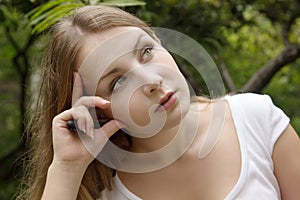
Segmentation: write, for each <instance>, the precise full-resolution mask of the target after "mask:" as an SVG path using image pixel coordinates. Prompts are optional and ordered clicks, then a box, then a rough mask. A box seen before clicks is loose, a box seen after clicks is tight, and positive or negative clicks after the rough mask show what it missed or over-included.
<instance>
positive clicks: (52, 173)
mask: <svg viewBox="0 0 300 200" xmlns="http://www.w3.org/2000/svg"><path fill="white" fill-rule="evenodd" d="M75 77H76V78H75V83H74V85H75V86H76V87H74V88H75V90H73V100H74V103H73V106H72V108H71V109H69V110H66V111H64V112H62V113H60V114H58V115H57V116H55V117H54V119H53V121H52V140H53V153H54V155H53V161H52V163H51V165H50V167H49V168H48V173H47V179H46V184H45V188H44V191H43V195H42V199H43V200H48V199H49V200H53V199H54V200H60V199H61V200H75V199H76V198H77V195H78V191H79V187H80V184H81V180H82V178H83V175H84V173H85V171H86V169H87V167H88V165H89V164H90V163H91V162H92V161H93V160H94V159H95V158H96V156H97V155H98V153H99V152H100V151H101V150H102V148H103V147H104V145H105V144H106V142H107V141H108V138H109V137H110V136H111V135H113V134H114V133H115V132H116V131H117V130H118V129H119V127H120V123H117V121H115V120H111V121H109V122H108V123H106V124H105V125H104V126H103V127H101V128H100V129H94V122H93V119H92V117H91V115H90V113H89V110H88V108H90V107H98V108H102V109H104V108H107V107H108V106H109V104H108V102H107V101H104V100H103V99H101V98H100V97H94V96H85V97H82V85H81V79H80V76H79V75H76V76H75ZM70 119H75V120H77V123H78V128H79V129H80V130H82V131H83V132H84V133H83V134H82V133H80V135H78V134H77V133H73V132H70V131H69V129H68V128H67V125H66V123H67V121H68V120H70Z"/></svg>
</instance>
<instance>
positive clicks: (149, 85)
mask: <svg viewBox="0 0 300 200" xmlns="http://www.w3.org/2000/svg"><path fill="white" fill-rule="evenodd" d="M161 86H162V78H161V77H160V76H158V75H156V76H155V75H152V76H150V77H149V75H148V77H147V82H146V84H145V85H143V86H142V89H143V92H144V93H145V94H146V95H148V96H150V95H152V94H153V93H155V92H156V91H157V90H159V89H160V88H161Z"/></svg>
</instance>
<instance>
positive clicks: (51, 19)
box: [31, 3, 83, 33]
mask: <svg viewBox="0 0 300 200" xmlns="http://www.w3.org/2000/svg"><path fill="white" fill-rule="evenodd" d="M82 5H83V4H82V3H65V4H61V5H58V6H56V7H55V8H53V9H51V10H49V11H48V12H46V13H44V14H43V15H40V16H39V18H36V21H34V20H33V21H31V24H32V25H35V24H33V23H32V22H34V23H36V25H35V26H34V28H33V30H32V32H33V33H41V32H43V31H45V30H46V29H47V28H49V27H50V26H52V25H53V24H55V23H56V22H57V21H58V20H59V19H60V18H62V17H66V16H68V15H70V14H71V13H72V11H74V9H75V8H78V7H80V6H82Z"/></svg>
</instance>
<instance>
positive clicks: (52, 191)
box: [42, 163, 86, 200]
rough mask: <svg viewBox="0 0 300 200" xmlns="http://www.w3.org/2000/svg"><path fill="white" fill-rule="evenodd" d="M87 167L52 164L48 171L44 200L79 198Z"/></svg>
mask: <svg viewBox="0 0 300 200" xmlns="http://www.w3.org/2000/svg"><path fill="white" fill-rule="evenodd" d="M85 170H86V167H84V166H81V165H75V164H74V165H72V164H67V163H52V164H51V166H50V167H49V169H48V174H47V181H46V185H45V189H44V193H43V197H42V199H43V200H47V199H49V200H50V199H51V200H52V199H56V200H58V199H64V200H69V199H70V200H74V199H76V198H77V194H78V191H79V186H80V183H81V179H82V177H83V175H84V172H85Z"/></svg>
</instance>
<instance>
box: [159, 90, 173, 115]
mask: <svg viewBox="0 0 300 200" xmlns="http://www.w3.org/2000/svg"><path fill="white" fill-rule="evenodd" d="M176 102H177V97H176V95H175V92H168V93H167V94H166V95H165V96H164V97H163V98H161V99H160V101H159V106H158V107H157V108H156V110H155V111H159V112H162V111H167V110H168V109H169V108H171V107H172V106H173V105H174V104H175V103H176Z"/></svg>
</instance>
